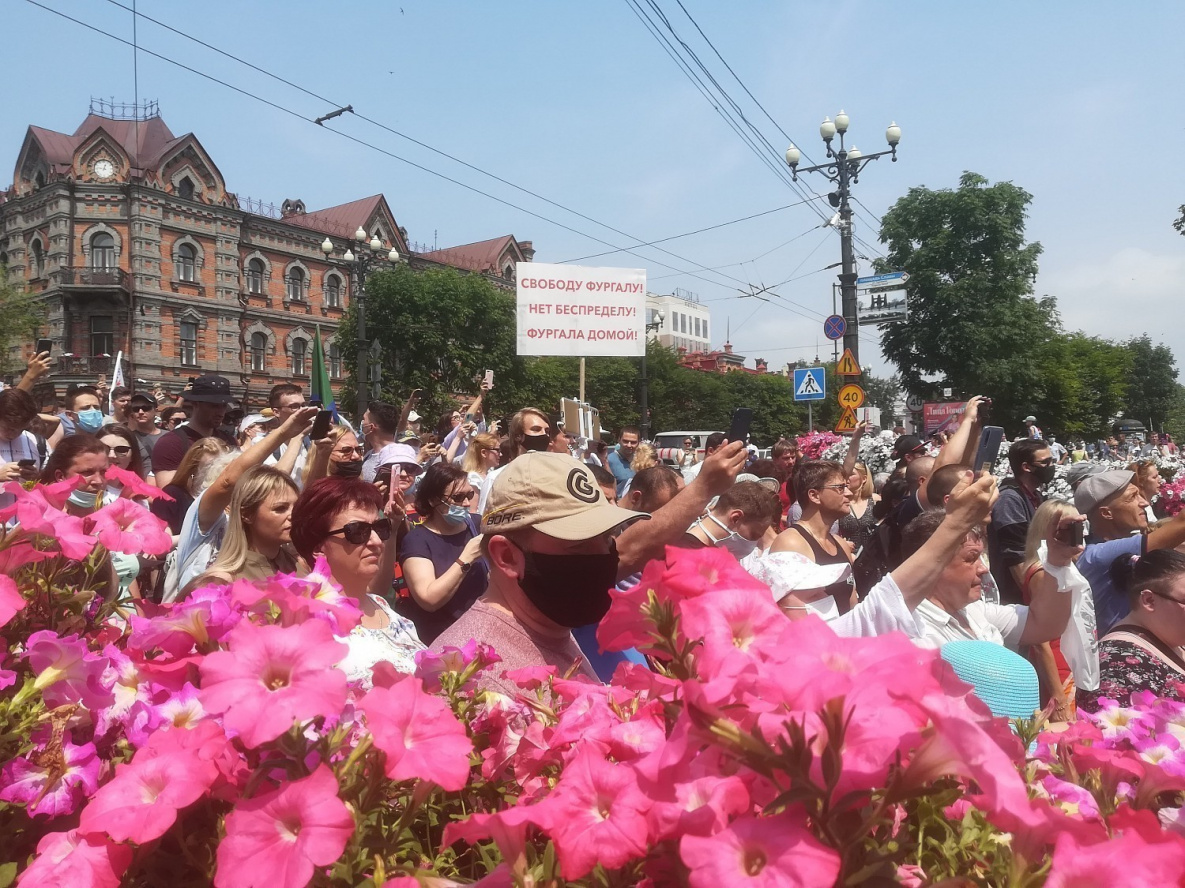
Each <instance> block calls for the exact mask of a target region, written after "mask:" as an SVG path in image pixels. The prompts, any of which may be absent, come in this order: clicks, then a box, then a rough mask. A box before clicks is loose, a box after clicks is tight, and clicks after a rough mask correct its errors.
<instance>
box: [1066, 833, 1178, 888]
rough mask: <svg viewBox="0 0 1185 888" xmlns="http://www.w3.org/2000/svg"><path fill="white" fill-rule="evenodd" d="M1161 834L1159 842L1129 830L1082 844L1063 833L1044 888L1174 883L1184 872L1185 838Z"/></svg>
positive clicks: (1106, 887) (1112, 886)
mask: <svg viewBox="0 0 1185 888" xmlns="http://www.w3.org/2000/svg"><path fill="white" fill-rule="evenodd" d="M1161 836H1163V841H1148V840H1147V839H1146V838H1144V837H1143V836H1141V835H1140V834H1138V833H1136V832H1134V831H1133V832H1125V833H1121V834H1117V835H1115V836H1113V837H1112V838H1111V839H1109V840H1108V841H1105V842H1097V843H1094V844H1082V843H1080V842H1079V841H1078V840H1077V838H1075V836H1073V835H1072V834H1070V833H1063V834H1062V835H1060V836H1059V837H1058V840H1057V845H1056V846H1055V847H1054V851H1053V867H1052V868H1051V869H1050V871H1049V876H1048V878H1047V879H1046V880H1045V888H1114V886H1116V885H1177V884H1179V883H1180V879H1181V874H1182V873H1185V840H1183V839H1181V837H1180V836H1177V835H1175V834H1173V833H1162V834H1161Z"/></svg>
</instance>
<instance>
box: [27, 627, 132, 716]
mask: <svg viewBox="0 0 1185 888" xmlns="http://www.w3.org/2000/svg"><path fill="white" fill-rule="evenodd" d="M25 657H26V659H27V660H28V661H29V665H30V666H31V667H32V668H33V673H34V674H35V675H36V676H37V681H36V683H35V684H34V687H36V688H37V690H39V691H41V695H42V697H43V698H44V700H45V705H46V706H48V707H50V708H51V709H53V708H54V707H57V706H62V705H64V704H67V703H82V705H83V706H85V707H86V708H87V709H89V710H91V711H92V712H95V711H97V710H99V709H102V708H104V707H105V706H109V705H110V704H111V701H112V699H113V695H112V693H111V691H110V689H109V688H107V687H105V686H104V684H103V676H104V672H105V670H106V669H107V658H106V657H100V656H97V655H96V654H92V653H91V652H90V650H88V649H87V646H86V642H85V641H83V640H82V639H80V638H79V637H78V636H77V635H67V636H65V637H59V636H58V635H57V633H55V632H52V631H50V630H48V629H43V630H41V631H40V632H34V633H33V634H32V635H30V636H29V639H28V641H27V642H26V644H25Z"/></svg>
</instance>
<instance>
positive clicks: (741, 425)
mask: <svg viewBox="0 0 1185 888" xmlns="http://www.w3.org/2000/svg"><path fill="white" fill-rule="evenodd" d="M752 424H753V408H751V407H738V408H737V409H736V410H734V411H732V423H731V424H730V425H729V427H728V440H729V442H730V443H731V442H733V441H746V440H748V438H749V426H751V425H752Z"/></svg>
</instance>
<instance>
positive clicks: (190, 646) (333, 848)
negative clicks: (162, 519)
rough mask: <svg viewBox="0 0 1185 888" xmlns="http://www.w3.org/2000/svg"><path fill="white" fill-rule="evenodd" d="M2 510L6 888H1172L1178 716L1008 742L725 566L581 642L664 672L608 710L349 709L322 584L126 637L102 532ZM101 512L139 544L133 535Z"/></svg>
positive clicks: (903, 648)
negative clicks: (99, 593) (641, 659)
mask: <svg viewBox="0 0 1185 888" xmlns="http://www.w3.org/2000/svg"><path fill="white" fill-rule="evenodd" d="M15 487H16V486H15V485H12V486H10V488H9V489H13V488H15ZM17 490H18V491H19V494H18V495H19V496H20V500H19V502H18V504H17V505H16V506H15V507H14V508H13V509H10V510H8V514H7V515H4V514H3V513H0V517H4V520H8V519H9V518H12V517H14V516H15V517H18V518H19V520H20V526H21V528H22V529H20V530H12V529H10V530H8V531H6V532H5V533H4V535H3V537H0V564H2V566H3V571H2V573H3V576H0V626H2V627H3V632H4V637H5V639H6V644H5V645H4V647H3V650H4V652H5V657H4V659H3V661H0V670H3V671H0V767H2V769H3V771H2V773H3V789H2V790H0V835H2V836H3V837H4V838H3V842H4V847H5V850H6V852H7V853H6V854H5V855H4V857H3V860H4V861H7V863H6V864H4V865H3V867H0V884H5V883H7V882H9V881H11V880H12V879H13V877H14V876H15V878H16V882H17V884H19V885H21V886H45V885H63V886H67V885H68V886H115V885H129V886H161V885H169V886H176V888H184V886H190V885H193V886H197V885H209V884H213V885H215V886H219V888H227V886H265V885H266V886H268V888H295V886H301V885H306V884H314V885H322V886H330V885H331V886H339V885H340V886H355V885H369V886H382V885H387V886H413V885H438V886H444V885H452V884H470V883H479V884H484V885H510V884H516V885H543V884H547V885H599V886H619V885H634V884H645V885H664V886H665V885H688V886H696V888H699V886H705V888H706V886H712V888H716V886H724V885H736V884H760V885H790V886H816V885H817V886H829V885H836V884H843V885H869V886H871V885H883V884H890V883H892V882H894V881H898V882H901V883H904V884H915V885H920V884H931V883H936V882H941V881H942V880H943V879H947V878H954V877H961V878H966V879H970V880H972V881H973V882H974V883H976V884H981V885H1004V884H1008V885H1017V886H1037V885H1042V884H1044V885H1047V886H1051V888H1054V886H1058V888H1060V886H1070V885H1074V886H1082V885H1116V884H1130V885H1140V884H1156V885H1162V884H1164V885H1167V884H1172V883H1174V882H1175V881H1177V880H1178V879H1179V878H1180V874H1181V873H1182V872H1185V840H1183V839H1182V838H1181V837H1180V836H1178V835H1177V834H1176V832H1175V825H1176V823H1177V818H1178V813H1179V804H1180V799H1179V797H1178V795H1177V793H1178V792H1179V791H1180V790H1181V789H1182V787H1185V782H1183V781H1182V776H1181V774H1182V768H1181V766H1180V765H1179V764H1178V762H1179V761H1181V760H1182V757H1181V755H1180V746H1179V742H1178V741H1179V738H1180V737H1181V736H1185V729H1182V728H1181V726H1182V725H1185V716H1183V714H1182V708H1181V705H1180V704H1169V703H1166V702H1164V701H1156V700H1153V699H1141V700H1140V701H1139V705H1138V706H1137V708H1136V709H1135V710H1133V711H1123V712H1117V711H1116V710H1115V709H1114V708H1111V709H1105V710H1104V711H1103V713H1102V714H1101V715H1100V717H1099V718H1098V720H1097V721H1091V722H1082V723H1080V724H1079V725H1077V726H1075V727H1074V728H1072V729H1071V730H1070V731H1067V732H1064V733H1062V734H1049V733H1047V734H1042V735H1040V737H1039V738H1037V737H1036V736H1035V735H1036V733H1037V726H1036V724H1029V725H1021V726H1020V734H1019V736H1018V735H1017V734H1016V733H1014V732H1013V730H1011V729H1010V726H1009V725H1008V724H1007V723H1006V722H1004V721H1002V720H1000V719H996V718H993V717H992V716H991V715H990V713H989V712H988V711H987V709H986V708H985V707H984V705H983V704H982V703H981V702H980V701H979V700H978V699H977V698H976V697H974V695H972V694H970V693H969V688H968V687H967V686H966V685H964V684H962V683H961V682H960V681H958V680H957V679H956V678H955V676H954V674H953V672H952V671H951V669H950V668H949V667H948V666H947V665H946V664H945V663H944V662H943V661H942V659H941V658H940V657H939V656H938V655H937V653H936V652H933V651H927V650H921V649H919V648H917V647H915V646H913V645H912V644H911V643H909V642H908V641H907V640H906V639H905V638H903V637H901V636H887V637H883V638H874V639H843V638H837V637H836V636H835V635H834V634H832V633H831V632H830V630H828V629H827V628H826V627H825V625H824V624H822V623H821V622H819V621H817V620H815V619H811V620H803V621H799V622H793V623H791V622H789V621H787V620H786V619H785V618H784V617H783V616H782V614H781V613H780V612H779V611H778V610H777V608H776V606H775V605H774V604H773V602H772V600H771V597H770V595H769V591H768V589H766V588H765V587H764V586H761V585H760V584H758V583H756V582H755V581H754V580H753V579H752V578H751V577H749V575H748V574H746V573H744V572H743V571H742V570H740V568H739V567H738V566H737V564H736V562H735V560H734V559H732V558H731V556H729V555H728V554H727V553H724V552H718V551H716V550H704V551H702V552H695V553H687V552H680V553H679V554H678V556H677V558H672V559H671V561H670V562H669V563H663V562H660V561H656V562H652V563H651V564H650V565H649V566H648V567H647V568H646V570H645V572H644V573H643V576H642V582H641V583H640V584H639V585H638V586H637V587H635V588H634V589H632V590H630V591H629V592H626V593H623V594H615V596H614V599H613V605H612V608H611V610H610V612H609V614H608V615H607V616H606V618H605V620H604V621H603V622H602V625H601V628H600V639H601V642H602V644H603V645H604V646H605V647H607V648H619V647H622V646H626V645H633V646H636V647H638V648H640V649H641V650H643V651H646V652H648V653H650V654H652V655H653V656H654V657H655V658H656V660H657V661H658V662H660V663H662V664H663V665H662V666H661V667H660V668H658V669H656V671H649V670H646V669H644V668H642V667H640V666H637V665H634V664H629V665H626V666H623V667H621V669H620V670H619V671H618V673H617V675H616V676H615V679H614V681H613V683H612V684H610V685H607V686H604V685H599V684H593V683H590V682H588V681H584V680H576V679H571V678H568V677H565V676H562V675H558V674H556V672H555V671H554V670H553V669H544V668H539V669H528V670H522V671H520V672H519V673H517V674H516V675H515V679H516V681H517V683H518V685H519V686H520V687H521V689H522V692H521V694H520V695H519V696H518V697H517V698H516V699H510V698H507V697H505V696H501V695H495V694H489V693H485V692H482V691H481V690H480V689H479V685H480V680H481V676H482V673H483V671H484V670H487V669H490V668H497V665H496V664H497V657H496V653H495V652H493V651H490V650H488V649H486V648H484V647H483V646H480V645H476V644H472V645H470V646H469V647H468V648H466V649H465V650H457V649H451V650H449V651H447V652H445V653H444V654H443V655H439V656H438V655H422V656H421V657H420V660H419V667H418V672H417V674H416V675H415V676H404V675H400V674H398V673H396V672H395V671H394V670H393V669H391V668H389V667H386V666H385V665H383V666H380V668H378V669H376V670H375V673H374V676H373V686H372V687H360V686H351V685H349V684H348V683H347V681H346V678H345V675H344V674H343V673H342V672H340V671H339V670H337V669H336V668H334V664H335V663H337V662H338V661H339V660H340V659H341V658H342V656H343V655H344V653H345V645H344V644H343V643H342V642H341V641H340V640H338V638H339V637H340V636H342V635H345V634H346V633H348V632H349V630H350V628H351V627H352V626H354V625H355V624H356V623H357V621H358V619H359V612H358V611H357V610H356V609H355V608H354V607H353V605H352V604H351V602H350V601H349V600H348V599H346V598H344V597H343V596H342V595H341V593H340V591H339V590H337V589H336V587H334V586H333V585H332V583H331V582H329V581H328V580H326V579H324V577H323V576H321V575H319V574H317V573H315V574H314V575H312V576H311V577H309V578H306V579H304V580H300V579H296V578H293V577H283V576H281V577H277V578H275V579H273V580H271V581H269V582H266V583H261V584H251V583H246V582H238V583H235V584H233V585H230V586H221V587H207V588H205V589H202V590H199V591H198V592H197V593H195V594H194V595H193V596H192V597H191V598H189V599H187V600H186V601H184V602H182V603H179V604H177V605H175V606H172V607H151V606H149V607H146V608H145V612H144V613H143V614H135V613H127V614H121V613H120V612H119V611H118V609H116V608H113V607H112V606H111V605H109V604H105V603H101V602H99V600H98V599H97V598H96V596H95V594H94V589H95V572H94V571H93V570H90V568H92V567H94V565H97V564H98V563H99V562H100V561H101V560H102V558H103V555H104V550H103V548H102V546H101V545H100V543H99V539H100V538H101V537H100V536H99V533H100V532H101V529H102V528H103V527H105V526H106V522H107V521H108V520H114V516H104V515H103V512H104V511H105V510H100V511H99V512H97V513H95V515H94V516H93V517H89V518H82V519H79V518H72V517H70V516H68V515H65V514H64V513H62V512H61V510H60V509H61V506H62V502H63V501H64V496H62V495H60V491H50V490H49V489H47V488H39V489H37V490H35V491H33V492H25V491H23V490H19V488H17ZM107 508H110V507H107ZM120 508H121V509H122V510H123V512H122V513H121V514H120V516H119V517H118V522H119V523H121V524H122V526H123V527H124V528H125V529H126V528H128V527H131V526H134V525H135V524H138V523H140V522H143V528H144V533H142V534H139V535H138V536H139V538H141V539H150V538H151V537H152V533H151V530H152V528H153V527H154V525H151V524H150V523H149V522H150V521H152V520H154V519H151V517H150V516H147V513H146V512H144V510H142V509H141V508H140V507H139V506H136V505H135V504H133V503H127V504H125V505H124V506H121V507H120ZM141 513H143V514H141ZM129 522H132V523H129ZM135 536H137V534H131V535H126V534H125V536H123V537H121V538H120V542H119V544H120V545H121V546H124V547H125V548H124V551H128V548H130V545H129V544H130V543H131V542H132V537H135ZM84 543H85V549H86V551H85V552H82V549H83V548H84ZM67 549H70V551H71V552H73V553H74V554H73V555H67V554H66V553H67ZM80 552H81V553H82V554H81V555H79V553H80ZM80 558H81V559H83V560H82V561H80V560H79V559H80ZM88 571H89V572H88ZM1034 740H1035V741H1036V742H1035V746H1034V748H1035V749H1036V756H1035V758H1033V759H1031V760H1027V759H1026V756H1025V754H1024V750H1025V749H1026V747H1028V746H1029V745H1030V743H1033V742H1034ZM1162 819H1163V821H1164V823H1166V824H1169V825H1171V826H1173V827H1174V828H1166V827H1165V825H1164V824H1162V822H1161V820H1162Z"/></svg>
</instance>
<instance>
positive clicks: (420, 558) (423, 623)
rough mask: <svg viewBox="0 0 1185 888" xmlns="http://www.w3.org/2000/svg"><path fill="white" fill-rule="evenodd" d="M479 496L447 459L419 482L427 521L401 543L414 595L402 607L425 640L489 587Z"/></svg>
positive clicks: (405, 574)
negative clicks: (473, 511)
mask: <svg viewBox="0 0 1185 888" xmlns="http://www.w3.org/2000/svg"><path fill="white" fill-rule="evenodd" d="M476 496H477V492H476V491H475V490H474V489H473V485H472V484H470V483H469V477H468V475H467V474H466V472H465V470H464V469H462V468H460V467H459V466H454V465H448V464H446V463H435V464H434V465H432V466H430V467H429V468H428V471H427V472H425V473H424V477H423V478H422V479H421V480H420V486H419V487H417V488H416V498H415V505H416V512H417V513H418V514H419V515H420V517H421V518H422V519H423V523H422V524H417V525H416V526H415V527H413V528H412V529H411V530H410V531H408V534H407V536H406V537H405V538H404V539H403V540H402V542H401V543H400V547H399V563H400V564H401V565H402V566H403V578H404V580H405V581H406V582H407V591H408V593H409V597H407V598H401V599H400V600H399V603H398V607H399V611H400V613H402V614H404V615H405V616H407V617H410V618H411V620H412V622H414V623H415V624H416V632H417V633H418V634H419V636H420V638H421V640H423V642H424V644H432V642H433V641H434V640H435V638H436V636H438V635H440V633H441V632H443V631H444V630H445V629H447V628H448V627H449V626H451V625H452V624H453V623H455V622H456V621H457V619H458V618H459V617H460V616H461V615H462V614H463V613H465V611H467V610H469V608H470V607H471V606H472V604H473V602H475V601H477V599H478V598H480V597H481V596H482V595H483V594H484V593H485V591H486V582H487V580H488V578H489V569H488V568H487V567H486V564H485V561H484V560H482V558H481V535H480V534H479V533H478V532H477V529H476V527H475V526H474V520H473V518H472V517H470V513H469V509H470V506H471V505H472V503H473V500H474V499H475V498H476Z"/></svg>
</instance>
